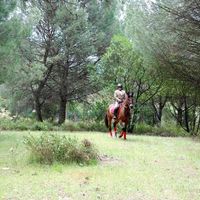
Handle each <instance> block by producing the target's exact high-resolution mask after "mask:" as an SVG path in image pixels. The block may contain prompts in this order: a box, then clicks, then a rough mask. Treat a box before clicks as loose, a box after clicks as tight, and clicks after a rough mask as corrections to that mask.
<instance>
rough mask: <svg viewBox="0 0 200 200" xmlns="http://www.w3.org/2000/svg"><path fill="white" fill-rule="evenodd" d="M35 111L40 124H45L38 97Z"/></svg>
mask: <svg viewBox="0 0 200 200" xmlns="http://www.w3.org/2000/svg"><path fill="white" fill-rule="evenodd" d="M35 110H36V115H37V120H38V121H39V122H43V119H42V105H41V103H40V100H39V98H38V97H35Z"/></svg>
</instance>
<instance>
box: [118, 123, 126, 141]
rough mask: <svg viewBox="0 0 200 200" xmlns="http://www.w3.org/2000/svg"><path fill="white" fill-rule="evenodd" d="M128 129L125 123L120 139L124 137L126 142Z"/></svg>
mask: <svg viewBox="0 0 200 200" xmlns="http://www.w3.org/2000/svg"><path fill="white" fill-rule="evenodd" d="M126 129H127V124H126V123H125V125H124V128H122V131H121V134H120V136H119V138H121V137H122V136H124V139H125V140H126Z"/></svg>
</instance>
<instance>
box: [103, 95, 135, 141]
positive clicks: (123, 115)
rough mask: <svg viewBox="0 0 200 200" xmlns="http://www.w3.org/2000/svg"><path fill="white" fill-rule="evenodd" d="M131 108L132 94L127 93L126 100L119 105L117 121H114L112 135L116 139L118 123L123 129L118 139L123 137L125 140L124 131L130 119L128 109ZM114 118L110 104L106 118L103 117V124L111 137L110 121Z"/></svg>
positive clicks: (112, 107) (112, 106)
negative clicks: (121, 124)
mask: <svg viewBox="0 0 200 200" xmlns="http://www.w3.org/2000/svg"><path fill="white" fill-rule="evenodd" d="M132 107H133V93H129V92H128V93H127V94H126V98H125V100H124V102H123V103H122V104H121V105H120V107H119V110H118V114H117V119H116V120H115V121H114V123H113V126H114V133H115V136H116V137H117V124H118V123H119V122H121V123H124V127H123V128H122V131H121V134H120V136H119V137H120V138H121V137H122V136H124V139H125V140H126V129H127V125H128V122H129V119H130V117H131V114H130V109H131V108H132ZM113 117H114V104H111V105H110V106H109V108H108V110H107V113H106V116H105V124H106V127H107V128H109V134H110V136H111V137H112V127H111V126H112V119H113Z"/></svg>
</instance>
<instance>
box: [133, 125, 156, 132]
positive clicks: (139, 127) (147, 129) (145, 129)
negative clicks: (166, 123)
mask: <svg viewBox="0 0 200 200" xmlns="http://www.w3.org/2000/svg"><path fill="white" fill-rule="evenodd" d="M152 130H153V127H152V126H150V125H148V124H145V123H140V124H137V125H136V128H135V133H136V134H139V135H142V134H150V133H151V132H152Z"/></svg>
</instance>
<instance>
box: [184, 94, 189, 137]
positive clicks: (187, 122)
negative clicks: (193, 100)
mask: <svg viewBox="0 0 200 200" xmlns="http://www.w3.org/2000/svg"><path fill="white" fill-rule="evenodd" d="M184 104H185V105H184V107H185V113H184V118H185V127H186V131H187V132H188V133H189V132H190V127H189V113H188V107H187V97H184Z"/></svg>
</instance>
